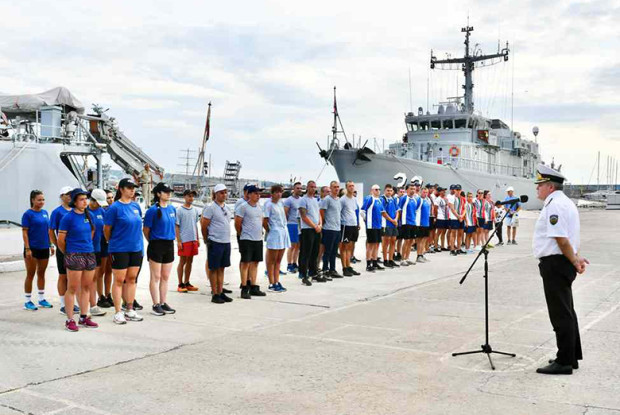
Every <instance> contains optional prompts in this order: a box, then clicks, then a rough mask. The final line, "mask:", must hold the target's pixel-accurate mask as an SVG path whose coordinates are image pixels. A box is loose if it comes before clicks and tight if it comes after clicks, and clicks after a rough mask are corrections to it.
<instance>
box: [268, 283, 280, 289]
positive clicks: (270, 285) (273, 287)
mask: <svg viewBox="0 0 620 415" xmlns="http://www.w3.org/2000/svg"><path fill="white" fill-rule="evenodd" d="M277 288H278V286H277V285H276V284H269V287H267V289H268V290H269V291H277Z"/></svg>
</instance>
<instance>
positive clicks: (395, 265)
mask: <svg viewBox="0 0 620 415" xmlns="http://www.w3.org/2000/svg"><path fill="white" fill-rule="evenodd" d="M390 265H392V268H400V265H398V264H397V263H396V262H394V260H390Z"/></svg>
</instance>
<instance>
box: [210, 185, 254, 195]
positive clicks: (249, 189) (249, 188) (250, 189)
mask: <svg viewBox="0 0 620 415" xmlns="http://www.w3.org/2000/svg"><path fill="white" fill-rule="evenodd" d="M222 186H224V185H222ZM216 187H217V186H216ZM246 190H247V192H248V194H249V193H258V192H260V189H259V188H258V187H256V186H254V185H253V184H251V185H249V186H248V188H247V189H246Z"/></svg>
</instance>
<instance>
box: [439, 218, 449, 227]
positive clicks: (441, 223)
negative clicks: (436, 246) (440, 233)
mask: <svg viewBox="0 0 620 415" xmlns="http://www.w3.org/2000/svg"><path fill="white" fill-rule="evenodd" d="M437 229H448V221H447V220H445V219H437Z"/></svg>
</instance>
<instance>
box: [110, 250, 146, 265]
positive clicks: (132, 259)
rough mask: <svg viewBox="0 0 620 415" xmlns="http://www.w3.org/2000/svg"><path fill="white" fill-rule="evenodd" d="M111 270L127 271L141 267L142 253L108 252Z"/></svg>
mask: <svg viewBox="0 0 620 415" xmlns="http://www.w3.org/2000/svg"><path fill="white" fill-rule="evenodd" d="M110 256H111V257H112V269H127V268H131V267H141V266H142V251H136V252H110Z"/></svg>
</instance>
